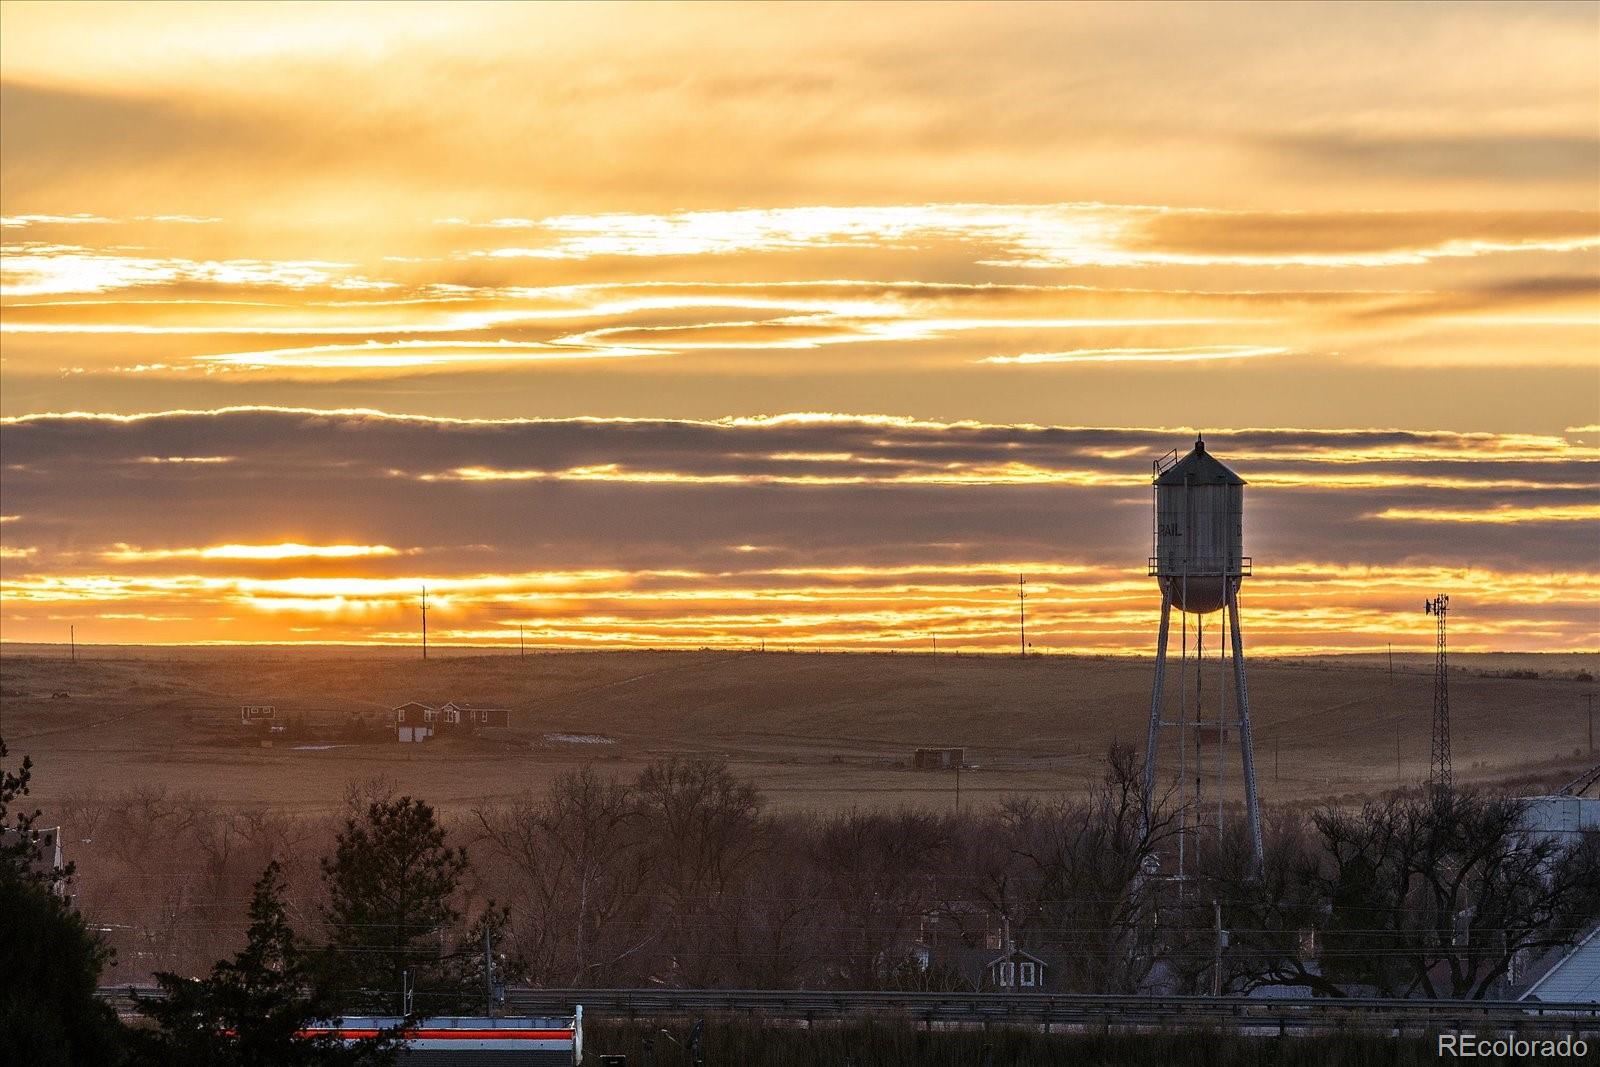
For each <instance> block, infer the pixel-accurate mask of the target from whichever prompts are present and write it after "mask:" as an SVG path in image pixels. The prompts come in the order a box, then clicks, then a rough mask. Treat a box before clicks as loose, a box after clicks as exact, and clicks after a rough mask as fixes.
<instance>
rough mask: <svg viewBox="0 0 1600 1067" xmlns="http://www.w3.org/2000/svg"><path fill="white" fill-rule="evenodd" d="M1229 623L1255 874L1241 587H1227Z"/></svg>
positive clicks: (1256, 810)
mask: <svg viewBox="0 0 1600 1067" xmlns="http://www.w3.org/2000/svg"><path fill="white" fill-rule="evenodd" d="M1227 607H1228V620H1229V623H1230V624H1231V626H1232V628H1233V684H1234V688H1235V690H1236V691H1237V694H1238V707H1239V756H1240V758H1241V759H1242V760H1243V762H1244V804H1245V814H1246V816H1247V817H1248V818H1249V820H1250V843H1251V845H1252V847H1253V848H1254V849H1255V859H1256V870H1257V871H1259V870H1261V866H1262V860H1263V854H1262V848H1261V798H1260V797H1259V796H1258V795H1257V794H1256V749H1255V741H1254V739H1252V738H1251V736H1250V694H1249V691H1248V690H1247V689H1246V688H1245V683H1244V638H1243V637H1241V636H1240V634H1239V586H1238V583H1237V582H1229V583H1228V604H1227Z"/></svg>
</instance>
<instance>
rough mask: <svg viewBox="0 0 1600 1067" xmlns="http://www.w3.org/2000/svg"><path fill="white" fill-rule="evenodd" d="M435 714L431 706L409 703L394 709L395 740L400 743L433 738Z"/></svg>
mask: <svg viewBox="0 0 1600 1067" xmlns="http://www.w3.org/2000/svg"><path fill="white" fill-rule="evenodd" d="M436 715H437V712H436V711H435V710H434V707H433V705H432V704H423V703H420V702H419V701H415V700H413V701H411V702H410V703H409V704H401V705H400V706H399V707H398V708H395V709H394V725H395V733H396V740H398V741H401V742H412V741H426V740H427V739H428V738H430V737H432V736H433V727H434V721H435V716H436Z"/></svg>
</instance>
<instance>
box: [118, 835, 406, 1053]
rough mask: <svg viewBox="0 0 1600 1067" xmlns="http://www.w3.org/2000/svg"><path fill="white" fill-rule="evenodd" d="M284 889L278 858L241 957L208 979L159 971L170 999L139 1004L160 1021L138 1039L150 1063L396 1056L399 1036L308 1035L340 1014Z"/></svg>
mask: <svg viewBox="0 0 1600 1067" xmlns="http://www.w3.org/2000/svg"><path fill="white" fill-rule="evenodd" d="M283 891H284V885H283V874H282V871H281V869H280V868H279V866H278V863H277V861H276V860H274V861H273V862H271V863H269V864H267V868H266V870H265V871H263V872H262V874H261V878H260V879H259V880H258V881H257V882H256V885H255V891H254V893H253V894H252V895H251V898H250V932H249V935H248V941H247V944H246V945H245V947H244V949H243V950H242V951H241V952H240V953H239V954H238V955H236V956H235V957H234V958H233V959H232V960H223V961H220V962H218V963H217V964H216V966H214V967H213V968H212V969H211V975H210V976H209V977H208V978H201V979H193V978H183V977H180V976H178V975H174V974H166V973H162V974H158V975H156V981H157V983H158V984H159V985H160V986H161V991H162V993H163V994H164V998H163V999H160V1000H151V1001H148V1002H146V1003H144V1004H142V1005H141V1006H140V1011H142V1012H143V1013H144V1014H145V1015H147V1016H149V1017H150V1018H151V1019H153V1020H155V1022H156V1024H157V1027H158V1029H156V1030H154V1031H139V1032H137V1034H136V1036H135V1043H136V1047H137V1049H138V1052H139V1054H140V1060H141V1061H142V1062H148V1063H151V1064H156V1063H160V1064H168V1065H171V1067H211V1065H216V1067H279V1065H282V1067H299V1065H313V1064H380V1063H386V1062H390V1061H391V1060H392V1058H393V1057H392V1046H393V1039H392V1035H384V1036H382V1037H380V1038H379V1039H375V1040H369V1041H365V1042H361V1043H358V1044H356V1045H354V1046H351V1047H349V1048H346V1047H345V1046H343V1045H342V1044H341V1043H340V1041H339V1040H337V1039H335V1038H333V1037H330V1036H328V1035H326V1034H322V1035H317V1036H307V1035H306V1034H305V1033H304V1031H305V1029H306V1028H307V1027H308V1026H311V1025H312V1024H315V1023H324V1022H327V1021H329V1020H331V1019H333V1018H335V1017H337V1016H338V1014H339V1012H338V1010H337V1008H336V1005H335V1004H334V1003H333V1002H332V1001H331V999H329V997H328V995H327V994H326V993H323V992H317V991H315V990H314V989H313V983H312V981H311V979H312V977H313V975H312V957H311V956H310V955H309V954H308V953H307V952H306V951H305V948H304V946H303V945H302V944H301V942H300V940H299V938H297V937H296V936H295V933H294V930H293V928H292V927H291V926H290V925H289V917H288V914H287V912H286V911H285V908H284V904H283Z"/></svg>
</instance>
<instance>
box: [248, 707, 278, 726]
mask: <svg viewBox="0 0 1600 1067" xmlns="http://www.w3.org/2000/svg"><path fill="white" fill-rule="evenodd" d="M276 714H277V709H276V708H275V707H273V706H272V705H271V704H244V705H241V706H240V708H239V725H241V726H263V727H269V726H271V725H272V719H273V716H275V715H276Z"/></svg>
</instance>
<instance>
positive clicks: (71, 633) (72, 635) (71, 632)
mask: <svg viewBox="0 0 1600 1067" xmlns="http://www.w3.org/2000/svg"><path fill="white" fill-rule="evenodd" d="M67 641H68V642H69V643H70V644H71V646H72V662H74V663H76V662H78V628H77V627H76V626H68V627H67Z"/></svg>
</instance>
